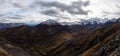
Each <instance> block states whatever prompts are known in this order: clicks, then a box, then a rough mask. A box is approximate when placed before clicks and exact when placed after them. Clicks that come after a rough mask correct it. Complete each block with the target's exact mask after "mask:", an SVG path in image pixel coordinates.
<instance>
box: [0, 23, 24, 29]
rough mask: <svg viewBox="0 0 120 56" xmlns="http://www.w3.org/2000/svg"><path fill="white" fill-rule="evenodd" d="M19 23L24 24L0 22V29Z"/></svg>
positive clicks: (15, 25)
mask: <svg viewBox="0 0 120 56" xmlns="http://www.w3.org/2000/svg"><path fill="white" fill-rule="evenodd" d="M20 25H24V24H23V23H0V29H4V28H11V27H17V26H20Z"/></svg>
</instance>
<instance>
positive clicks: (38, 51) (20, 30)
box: [0, 23, 120, 56]
mask: <svg viewBox="0 0 120 56" xmlns="http://www.w3.org/2000/svg"><path fill="white" fill-rule="evenodd" d="M72 27H73V28H74V29H77V30H73V29H72ZM72 27H71V26H68V25H67V26H65V25H64V26H63V25H60V24H59V23H54V24H52V25H48V24H45V23H42V24H39V25H36V26H26V25H23V26H19V27H13V28H8V29H6V30H0V40H1V41H0V43H4V44H7V45H8V46H10V47H11V46H12V47H13V46H14V47H13V48H11V49H10V50H13V51H10V50H9V48H8V47H5V46H4V45H3V44H1V45H0V48H1V49H0V50H4V51H2V52H1V51H0V55H2V54H1V53H4V54H5V55H11V56H17V55H14V54H15V53H14V51H16V52H18V54H21V53H27V54H26V55H27V56H110V55H118V56H119V47H120V23H115V24H110V25H106V26H97V27H94V28H87V27H86V26H84V27H82V26H80V27H79V26H77V27H76V26H72ZM16 47H17V48H16ZM6 48H7V49H6ZM117 53H118V54H117ZM19 56H24V55H19Z"/></svg>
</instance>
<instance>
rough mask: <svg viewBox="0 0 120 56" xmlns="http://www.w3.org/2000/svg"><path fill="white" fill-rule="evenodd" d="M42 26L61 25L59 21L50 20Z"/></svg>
mask: <svg viewBox="0 0 120 56" xmlns="http://www.w3.org/2000/svg"><path fill="white" fill-rule="evenodd" d="M40 24H44V25H56V24H59V23H58V22H57V21H55V20H52V19H49V20H46V21H44V22H42V23H40Z"/></svg>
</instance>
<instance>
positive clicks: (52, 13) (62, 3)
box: [0, 0, 120, 22]
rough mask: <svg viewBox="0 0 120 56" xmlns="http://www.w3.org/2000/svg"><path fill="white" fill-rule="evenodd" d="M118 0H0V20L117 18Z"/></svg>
mask: <svg viewBox="0 0 120 56" xmlns="http://www.w3.org/2000/svg"><path fill="white" fill-rule="evenodd" d="M119 3H120V0H0V22H42V21H45V20H48V19H54V20H57V21H60V22H63V21H64V22H72V21H78V20H80V19H89V18H95V17H98V18H101V19H104V18H119V17H120V5H119Z"/></svg>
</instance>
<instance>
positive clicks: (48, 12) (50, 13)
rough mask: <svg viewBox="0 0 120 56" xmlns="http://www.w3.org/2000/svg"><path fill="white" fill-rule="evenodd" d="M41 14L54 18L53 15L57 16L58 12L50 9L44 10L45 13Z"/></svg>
mask: <svg viewBox="0 0 120 56" xmlns="http://www.w3.org/2000/svg"><path fill="white" fill-rule="evenodd" d="M41 13H43V14H45V15H50V16H55V15H57V14H59V12H58V11H56V10H52V9H50V10H46V11H42V12H41Z"/></svg>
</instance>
